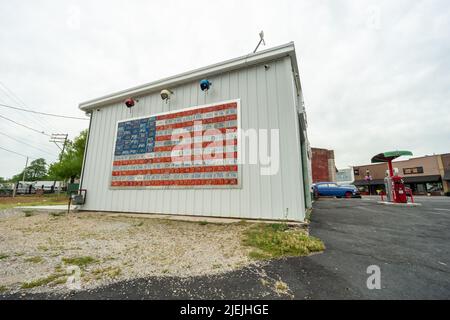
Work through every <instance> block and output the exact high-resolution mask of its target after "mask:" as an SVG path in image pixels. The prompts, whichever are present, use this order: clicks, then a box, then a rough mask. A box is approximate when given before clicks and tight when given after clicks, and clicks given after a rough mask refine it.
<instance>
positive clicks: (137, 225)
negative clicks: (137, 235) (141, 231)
mask: <svg viewBox="0 0 450 320" xmlns="http://www.w3.org/2000/svg"><path fill="white" fill-rule="evenodd" d="M143 225H144V222H143V221H139V222H136V223H135V224H134V226H135V227H141V226H143Z"/></svg>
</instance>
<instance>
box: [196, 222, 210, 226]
mask: <svg viewBox="0 0 450 320" xmlns="http://www.w3.org/2000/svg"><path fill="white" fill-rule="evenodd" d="M198 224H199V225H201V226H206V225H207V224H208V221H200V222H199V223H198Z"/></svg>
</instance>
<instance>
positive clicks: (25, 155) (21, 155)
mask: <svg viewBox="0 0 450 320" xmlns="http://www.w3.org/2000/svg"><path fill="white" fill-rule="evenodd" d="M0 149H2V150H5V151H8V152H11V153H14V154H17V155H19V156H22V157H25V158H30V159H34V158H31V157H28V156H26V155H24V154H21V153H18V152H15V151H12V150H9V149H6V148H3V147H0Z"/></svg>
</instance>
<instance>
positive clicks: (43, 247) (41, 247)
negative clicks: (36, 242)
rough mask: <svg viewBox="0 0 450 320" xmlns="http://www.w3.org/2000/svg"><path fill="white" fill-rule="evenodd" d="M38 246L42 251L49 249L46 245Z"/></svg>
mask: <svg viewBox="0 0 450 320" xmlns="http://www.w3.org/2000/svg"><path fill="white" fill-rule="evenodd" d="M37 248H38V250H40V251H48V247H46V246H38V247H37Z"/></svg>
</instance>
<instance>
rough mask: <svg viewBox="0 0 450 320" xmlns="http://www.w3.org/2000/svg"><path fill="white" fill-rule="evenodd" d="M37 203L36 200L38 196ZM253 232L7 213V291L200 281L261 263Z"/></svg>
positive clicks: (3, 261) (0, 244) (0, 215)
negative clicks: (157, 279) (249, 242)
mask: <svg viewBox="0 0 450 320" xmlns="http://www.w3.org/2000/svg"><path fill="white" fill-rule="evenodd" d="M30 198H31V197H30ZM245 228H246V226H245V225H244V224H241V223H233V224H211V223H204V222H182V221H174V220H163V219H146V218H136V217H126V216H125V217H124V216H108V215H105V214H98V213H71V214H69V215H67V214H65V213H55V212H53V213H51V212H37V211H33V210H23V211H21V210H19V209H7V210H2V211H0V292H22V291H26V292H45V291H52V292H55V291H58V290H60V291H61V292H64V291H66V290H69V288H70V287H68V284H70V285H77V286H79V288H81V289H90V288H94V287H98V286H101V285H105V284H108V283H112V282H116V281H119V280H128V279H134V278H142V277H145V276H181V277H188V276H197V275H206V274H218V273H223V272H227V271H231V270H234V269H237V268H240V267H243V266H246V265H249V264H251V263H253V262H252V261H251V260H250V259H249V258H248V250H249V249H248V248H246V247H243V246H242V244H241V235H242V232H243V231H244V230H245Z"/></svg>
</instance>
